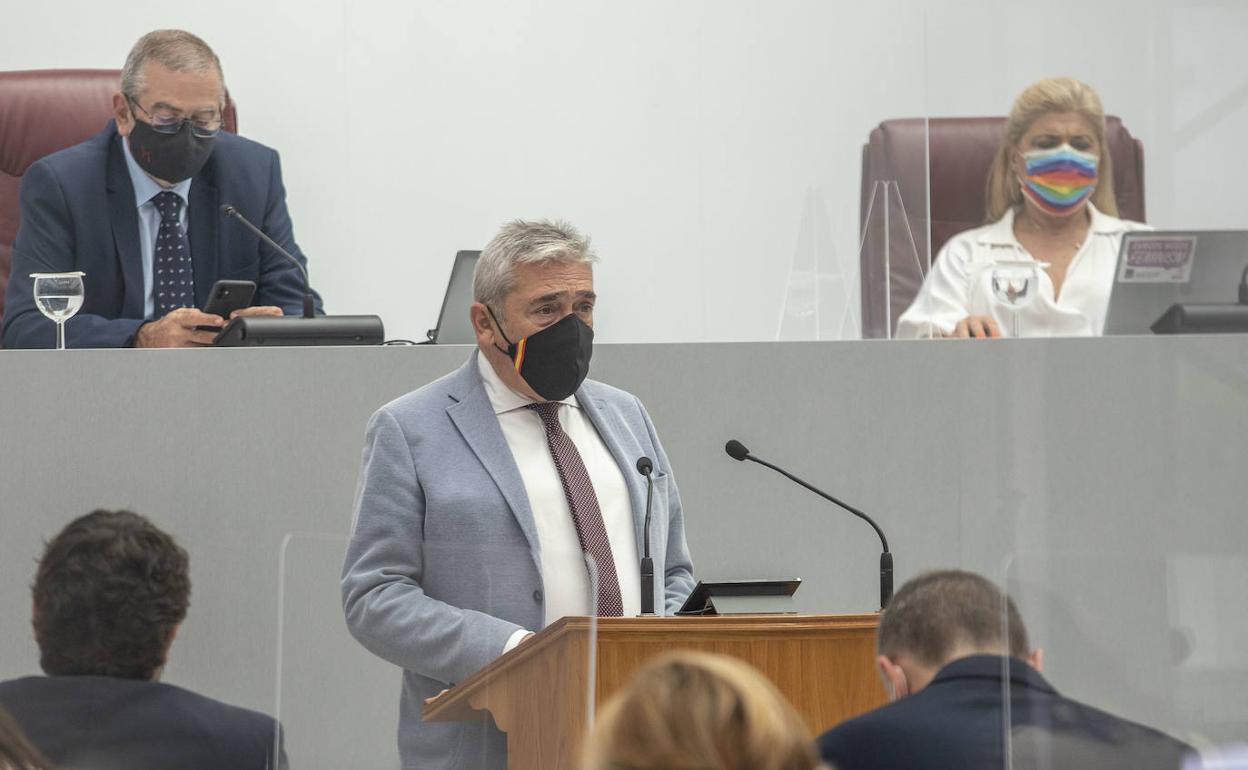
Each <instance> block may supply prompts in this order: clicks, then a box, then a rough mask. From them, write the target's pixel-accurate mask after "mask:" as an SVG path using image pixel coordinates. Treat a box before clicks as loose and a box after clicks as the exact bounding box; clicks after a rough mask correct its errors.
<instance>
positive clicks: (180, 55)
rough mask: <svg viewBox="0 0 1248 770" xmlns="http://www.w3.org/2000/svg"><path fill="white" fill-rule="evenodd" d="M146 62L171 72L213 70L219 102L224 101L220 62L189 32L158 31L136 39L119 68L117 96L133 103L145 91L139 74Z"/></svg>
mask: <svg viewBox="0 0 1248 770" xmlns="http://www.w3.org/2000/svg"><path fill="white" fill-rule="evenodd" d="M149 61H155V62H159V63H160V64H162V65H164V66H165V67H167V68H168V69H171V70H173V71H174V72H194V73H196V74H208V73H210V72H212V71H214V70H215V71H216V73H217V75H218V76H219V77H220V78H221V90H222V99H224V98H225V75H224V74H223V73H222V71H221V60H220V59H218V58H217V55H216V54H215V53H213V50H212V49H211V48H209V47H208V44H207V43H205V42H204V41H203V40H201V39H200V38H199V37H197V36H195V35H192V34H191V33H190V32H185V31H183V30H180V29H158V30H155V31H154V32H148V33H147V34H146V35H144V36H143V37H141V38H139V42H137V43H135V44H134V48H131V49H130V55H129V56H127V57H126V63H125V66H123V67H122V68H121V92H122V93H123V94H125V95H126V96H128V97H130V98H131V99H137V98H138V97H139V96H140V95H141V94H142V93H143V91H144V89H146V88H147V82H146V81H145V79H144V77H143V70H144V69H145V68H146V67H147V63H148V62H149Z"/></svg>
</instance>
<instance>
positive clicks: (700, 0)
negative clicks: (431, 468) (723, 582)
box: [0, 0, 1248, 342]
mask: <svg viewBox="0 0 1248 770" xmlns="http://www.w3.org/2000/svg"><path fill="white" fill-rule="evenodd" d="M65 19H73V20H74V23H73V24H69V25H67V24H65V23H64V20H65ZM157 26H181V27H186V28H189V29H192V30H195V31H197V32H199V33H200V34H202V35H203V36H204V37H205V38H206V39H207V40H208V41H209V42H210V43H211V44H213V45H214V46H215V47H216V48H217V50H218V51H219V53H220V55H221V57H222V60H223V62H224V65H225V72H226V77H227V81H228V83H229V86H230V88H231V90H232V92H233V94H234V96H235V97H236V98H237V100H238V102H239V104H240V120H241V125H242V129H243V132H244V133H245V134H246V135H248V136H250V137H253V138H255V139H258V140H260V141H262V142H265V143H267V144H270V145H272V146H275V147H277V148H278V149H279V150H281V152H282V156H283V161H284V170H285V175H286V182H287V186H288V188H289V196H290V205H291V210H292V213H293V215H294V221H295V224H296V232H297V234H298V236H299V239H300V241H301V243H302V245H303V246H304V248H305V250H306V251H307V252H308V254H309V255H310V256H311V276H312V280H313V281H314V282H315V283H316V284H317V285H318V286H319V288H320V289H321V291H322V293H323V294H324V296H325V299H326V306H327V307H329V308H330V309H331V310H333V311H335V312H347V313H352V312H376V313H380V314H381V315H383V317H384V318H385V320H386V322H387V326H388V328H389V329H390V331H391V333H392V334H393V335H395V336H403V337H409V338H413V339H421V338H423V334H424V331H425V329H427V328H429V327H431V326H432V325H433V324H434V321H435V319H436V317H437V312H438V307H439V302H440V300H441V296H442V291H443V289H444V287H445V283H446V278H447V276H448V274H449V272H450V268H451V259H452V256H453V255H454V253H455V251H456V250H457V249H461V248H476V247H480V246H481V245H482V244H483V243H484V242H485V241H486V240H487V239H488V238H489V237H490V235H491V234H492V233H493V232H494V230H495V229H496V228H497V226H498V225H499V223H500V222H502V221H503V220H506V219H510V218H514V217H518V216H523V217H536V216H562V217H567V218H569V219H571V220H573V221H574V222H576V223H578V224H579V225H580V226H581V227H583V228H584V229H585V230H586V231H587V232H589V233H591V234H592V235H593V236H594V237H595V240H596V243H597V244H598V246H599V248H600V250H601V252H602V254H603V257H604V262H603V263H602V266H601V268H600V282H601V284H602V285H603V286H611V287H613V290H612V292H611V293H610V295H609V296H608V295H605V293H604V298H603V302H602V303H601V305H600V318H601V320H603V321H604V323H603V325H602V326H603V330H604V331H603V334H604V335H605V339H606V340H607V341H612V342H682V341H716V340H766V339H775V338H776V337H777V334H778V333H779V332H780V330H781V323H782V319H784V320H786V321H787V324H785V326H784V334H783V336H784V338H786V339H814V338H820V339H829V338H838V337H855V336H857V328H858V327H857V314H858V307H859V305H858V267H857V248H858V246H857V245H858V216H859V212H858V196H859V187H858V180H859V174H860V168H859V163H860V148H861V145H862V143H863V142H864V141H865V139H866V137H867V134H868V132H869V130H870V129H871V128H872V127H873V126H874V125H876V124H877V123H879V122H880V121H881V120H884V119H887V118H892V117H906V116H922V115H925V114H930V115H968V114H971V115H978V114H997V115H999V114H1004V113H1005V112H1006V110H1008V108H1009V105H1010V103H1011V101H1012V100H1013V98H1014V96H1015V95H1016V94H1017V93H1018V91H1019V90H1020V89H1022V88H1023V87H1024V86H1025V85H1026V84H1028V83H1030V82H1032V81H1034V80H1036V79H1038V78H1040V77H1045V76H1051V75H1057V74H1070V75H1075V76H1077V77H1080V78H1083V79H1084V80H1087V81H1088V82H1090V83H1092V84H1094V85H1095V86H1096V87H1097V88H1098V89H1099V90H1100V92H1101V94H1102V96H1103V98H1104V102H1105V105H1106V107H1107V109H1108V110H1109V111H1110V112H1113V113H1116V114H1118V115H1121V116H1122V117H1123V119H1124V120H1125V121H1126V124H1127V125H1128V126H1129V127H1130V128H1131V129H1132V130H1133V131H1134V132H1135V133H1136V134H1137V135H1138V136H1139V137H1141V138H1142V139H1143V141H1144V143H1145V148H1146V154H1147V191H1148V209H1149V214H1150V217H1149V218H1150V220H1151V221H1152V222H1153V223H1154V224H1159V225H1163V226H1170V227H1189V228H1191V227H1206V228H1213V227H1245V226H1248V220H1246V219H1245V217H1244V213H1243V207H1242V206H1241V204H1240V201H1241V199H1242V196H1241V195H1240V185H1239V180H1241V179H1243V178H1245V177H1248V154H1246V153H1244V152H1243V151H1242V147H1241V144H1242V137H1243V136H1245V135H1246V134H1248V108H1246V103H1248V97H1246V93H1248V91H1246V90H1245V84H1244V77H1243V74H1242V73H1244V72H1246V71H1248V48H1245V46H1243V45H1242V44H1241V41H1242V40H1243V37H1244V33H1245V31H1246V30H1248V7H1246V6H1245V5H1244V4H1243V3H1237V2H1208V1H1207V0H1143V1H1141V0H1130V1H1126V2H1124V1H1123V0H1094V1H1092V2H1082V1H1081V2H1049V3H1045V4H1043V6H1037V5H1036V3H1034V2H1021V1H1020V0H874V1H873V2H850V1H848V0H834V1H829V0H786V1H785V2H772V1H770V0H731V1H730V2H723V1H722V0H682V1H681V2H668V1H666V0H634V1H633V2H612V1H610V0H528V1H526V2H513V1H512V0H469V1H466V2H465V1H463V0H452V1H450V2H446V1H440V2H433V1H431V0H421V1H420V2H410V0H370V1H369V2H361V1H360V0H337V1H336V2H326V1H323V0H318V1H317V2H301V1H300V0H272V1H271V2H266V3H255V2H251V0H219V1H218V2H214V3H211V4H196V3H178V4H171V3H168V2H157V1H156V0H134V2H131V3H128V4H127V5H126V6H125V8H124V10H122V9H119V8H117V7H115V6H113V5H109V4H107V3H98V2H88V1H87V0H49V1H48V2H43V3H24V4H20V7H19V8H16V9H14V10H13V11H12V12H11V13H10V14H9V15H8V16H7V17H6V24H5V25H4V26H3V29H0V69H20V68H31V67H68V66H84V67H119V66H120V65H121V62H122V60H123V58H124V56H125V53H126V51H127V50H128V49H129V47H130V45H131V44H132V43H133V41H134V40H135V39H137V38H138V36H139V35H140V34H142V33H143V32H146V31H147V30H148V29H150V28H153V27H157ZM803 271H808V272H803ZM812 273H813V275H814V276H817V281H815V282H814V283H813V286H814V287H816V290H815V292H814V293H813V295H812V293H811V292H810V288H811V285H812V284H811V279H812ZM380 287H384V290H379V288H380ZM397 287H402V288H401V289H398V288H397ZM816 297H817V300H818V301H817V302H815V298H816ZM654 308H662V312H654Z"/></svg>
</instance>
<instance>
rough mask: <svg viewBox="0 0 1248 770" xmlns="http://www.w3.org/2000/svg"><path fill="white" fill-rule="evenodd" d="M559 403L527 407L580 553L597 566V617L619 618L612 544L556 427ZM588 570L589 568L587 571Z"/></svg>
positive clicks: (576, 458)
mask: <svg viewBox="0 0 1248 770" xmlns="http://www.w3.org/2000/svg"><path fill="white" fill-rule="evenodd" d="M559 406H560V404H559V402H557V401H550V402H546V403H544V404H529V407H528V408H529V409H532V410H533V411H534V412H537V416H538V417H541V418H542V424H543V425H545V426H546V445H547V446H549V447H550V456H551V457H552V458H554V460H555V470H557V471H559V481H560V482H561V483H562V484H563V494H564V496H565V497H567V498H568V508H570V509H571V510H572V522H573V523H574V524H576V535H577V537H578V538H580V540H581V550H582V551H584V552H585V553H587V554H589V555H590V556H592V557H593V559H594V562H595V563H596V564H597V565H598V614H599V615H604V616H610V617H619V616H620V615H623V614H624V601H623V599H622V598H621V597H620V579H619V578H618V577H617V576H616V574H615V558H614V557H613V556H612V555H611V542H610V541H609V540H608V539H607V527H606V525H605V524H603V523H602V510H601V509H600V508H599V507H598V496H597V495H596V494H594V485H593V483H592V482H591V481H590V480H589V472H588V471H586V470H585V463H584V462H583V461H582V460H581V453H580V452H578V451H577V449H576V444H573V443H572V439H571V438H569V437H568V434H567V433H564V431H563V427H562V426H561V425H560V424H559ZM586 568H587V569H588V566H587V567H586Z"/></svg>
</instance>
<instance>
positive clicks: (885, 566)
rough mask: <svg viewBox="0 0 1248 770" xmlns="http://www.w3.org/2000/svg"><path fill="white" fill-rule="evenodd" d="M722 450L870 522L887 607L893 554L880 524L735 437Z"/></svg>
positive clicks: (890, 590)
mask: <svg viewBox="0 0 1248 770" xmlns="http://www.w3.org/2000/svg"><path fill="white" fill-rule="evenodd" d="M724 451H725V452H727V453H728V456H729V457H731V458H732V459H734V460H742V461H743V460H749V461H750V462H755V463H758V464H759V465H761V466H763V467H764V468H771V469H772V470H773V471H775V472H776V473H779V474H780V475H781V476H784V477H785V478H787V479H788V480H790V481H793V482H795V483H797V484H800V485H801V486H803V487H805V488H806V489H809V490H810V491H811V492H814V493H815V494H816V495H819V496H820V497H822V498H823V499H825V500H829V501H831V502H833V503H836V504H837V505H839V506H840V507H841V508H844V509H845V510H847V511H849V512H850V513H852V514H854V515H855V516H857V517H858V518H860V519H862V520H863V521H865V522H867V523H868V524H870V525H871V528H872V529H874V530H875V534H877V535H879V536H880V545H881V546H883V548H884V551H883V552H882V553H881V554H880V609H884V608H886V607H888V601H889V599H892V598H893V554H892V553H891V552H890V551H889V550H888V538H886V537H884V530H882V529H880V526H879V525H878V524H876V523H875V521H874V520H872V518H871V517H870V516H868V515H867V514H865V513H863V512H862V511H860V510H858V509H857V508H855V507H853V506H852V505H847V504H846V503H843V502H841V501H840V500H837V499H836V498H835V497H833V496H832V495H829V494H828V493H827V492H824V491H823V490H820V489H816V488H815V487H813V486H811V485H810V484H807V483H806V482H805V481H802V480H801V479H799V478H798V477H796V476H794V475H793V474H792V473H789V472H788V471H786V470H784V469H783V468H778V467H776V466H775V465H772V464H771V463H769V462H767V461H766V460H760V459H759V458H757V457H755V456H754V455H752V454H750V450H748V449H746V448H745V445H744V444H742V443H741V442H740V441H737V440H736V439H732V440H731V441H729V442H728V443H727V444H724Z"/></svg>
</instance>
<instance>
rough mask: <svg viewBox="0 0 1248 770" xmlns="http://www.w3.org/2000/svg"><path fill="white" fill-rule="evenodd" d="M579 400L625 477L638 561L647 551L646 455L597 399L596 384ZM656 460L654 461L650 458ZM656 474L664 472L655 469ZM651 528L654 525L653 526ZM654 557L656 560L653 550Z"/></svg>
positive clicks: (583, 389) (583, 390) (581, 393)
mask: <svg viewBox="0 0 1248 770" xmlns="http://www.w3.org/2000/svg"><path fill="white" fill-rule="evenodd" d="M576 400H577V402H578V403H580V405H581V408H582V409H584V410H585V414H586V416H588V417H589V421H590V422H592V423H593V424H594V428H596V429H597V430H598V435H599V436H600V437H601V438H602V443H604V444H606V445H607V449H608V450H610V452H611V457H613V458H614V459H615V464H616V465H618V466H619V468H620V473H622V474H623V475H624V484H625V486H627V487H628V499H629V502H630V504H631V507H632V509H633V531H634V532H635V533H636V536H637V558H638V559H640V558H641V555H642V553H643V551H644V549H645V521H646V480H645V478H644V477H643V476H642V475H641V474H640V473H638V472H637V458H639V457H641V456H642V455H643V454H645V452H644V451H643V449H642V448H641V447H640V446H638V445H637V442H636V441H634V440H633V439H632V433H631V431H629V429H628V426H627V425H625V424H624V421H623V420H622V419H620V416H619V414H617V413H616V412H615V410H613V409H608V408H606V402H605V401H604V400H603V399H600V398H597V397H595V396H594V394H593V391H592V383H591V384H590V387H586V386H585V385H582V386H581V389H580V390H579V391H577V394H576ZM650 459H651V460H654V458H653V457H651V458H650ZM654 470H655V472H656V473H657V472H660V471H661V469H660V468H658V467H657V466H656V467H655V469H654ZM650 526H651V527H654V526H655V525H654V523H653V522H651V524H650ZM650 555H651V556H654V555H655V554H654V552H653V549H652V550H651V554H650Z"/></svg>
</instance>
